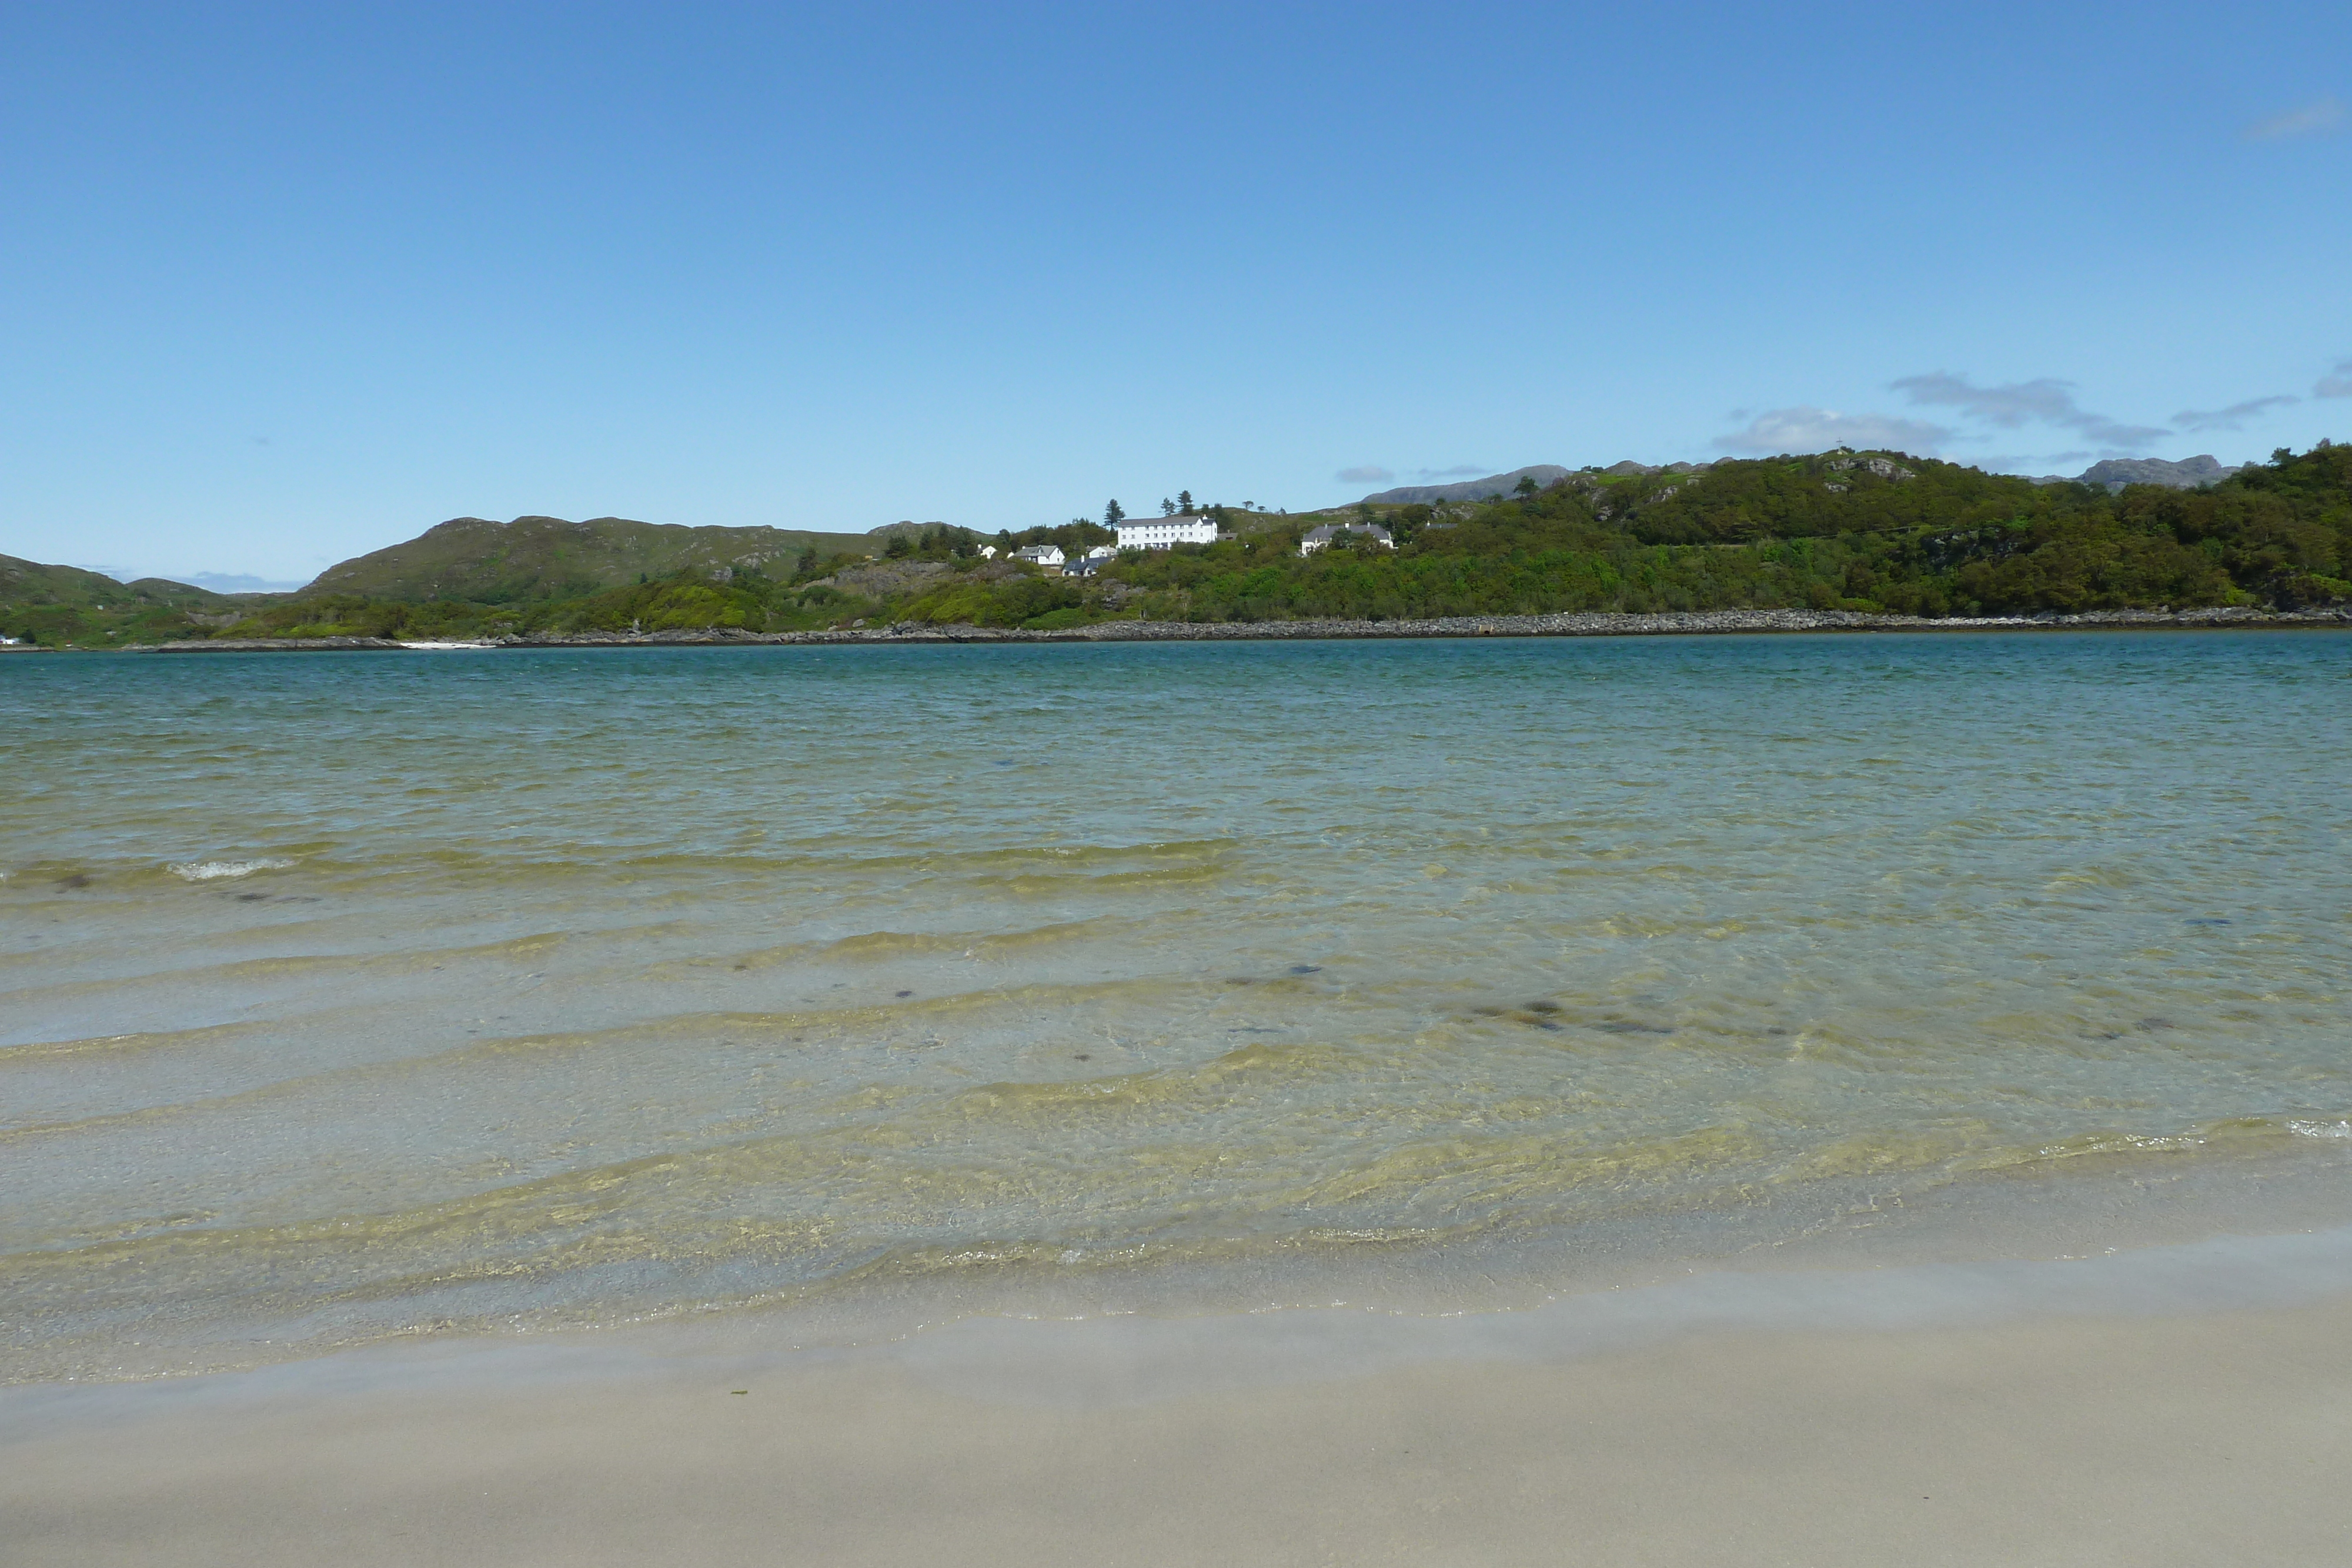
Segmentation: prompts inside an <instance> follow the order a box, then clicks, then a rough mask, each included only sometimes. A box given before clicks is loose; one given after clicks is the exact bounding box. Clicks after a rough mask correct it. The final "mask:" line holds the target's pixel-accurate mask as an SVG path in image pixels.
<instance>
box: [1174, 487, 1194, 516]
mask: <svg viewBox="0 0 2352 1568" xmlns="http://www.w3.org/2000/svg"><path fill="white" fill-rule="evenodd" d="M1176 509H1177V510H1178V511H1180V512H1181V513H1183V514H1184V515H1185V516H1186V517H1191V516H1192V491H1190V490H1179V491H1177V492H1176Z"/></svg>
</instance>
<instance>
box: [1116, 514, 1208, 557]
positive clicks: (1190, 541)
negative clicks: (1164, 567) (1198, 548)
mask: <svg viewBox="0 0 2352 1568" xmlns="http://www.w3.org/2000/svg"><path fill="white" fill-rule="evenodd" d="M1216 542H1217V520H1216V519H1215V518H1214V517H1199V516H1196V515H1195V514H1193V513H1191V512H1184V513H1180V514H1178V515H1177V516H1175V517H1121V518H1120V519H1119V520H1118V548H1119V549H1168V548H1169V547H1170V546H1171V545H1213V544H1215V543H1216Z"/></svg>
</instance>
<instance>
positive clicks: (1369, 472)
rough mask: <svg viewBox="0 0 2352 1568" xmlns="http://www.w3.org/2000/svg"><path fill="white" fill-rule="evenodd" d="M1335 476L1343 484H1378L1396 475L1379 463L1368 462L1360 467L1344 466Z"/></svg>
mask: <svg viewBox="0 0 2352 1568" xmlns="http://www.w3.org/2000/svg"><path fill="white" fill-rule="evenodd" d="M1333 477H1334V478H1336V479H1338V480H1339V483H1340V484H1342V485H1378V484H1380V483H1381V482H1382V481H1384V480H1389V479H1393V478H1395V477H1396V476H1395V475H1393V474H1391V473H1390V472H1389V471H1388V470H1387V469H1385V468H1383V467H1381V465H1378V464H1377V463H1366V464H1364V465H1361V466H1360V467H1355V468H1342V469H1340V470H1339V473H1338V474H1336V475H1334V476H1333Z"/></svg>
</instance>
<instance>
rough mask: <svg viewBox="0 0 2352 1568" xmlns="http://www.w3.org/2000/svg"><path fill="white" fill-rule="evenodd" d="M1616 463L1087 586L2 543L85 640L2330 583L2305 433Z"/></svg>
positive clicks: (826, 561)
mask: <svg viewBox="0 0 2352 1568" xmlns="http://www.w3.org/2000/svg"><path fill="white" fill-rule="evenodd" d="M1548 472H1549V473H1559V472H1561V471H1559V470H1550V471H1548ZM1210 510H1211V511H1213V513H1214V515H1215V516H1216V517H1217V519H1218V522H1219V524H1220V526H1221V528H1222V529H1223V531H1226V532H1228V533H1230V534H1232V535H1233V536H1234V537H1233V538H1230V539H1226V540H1222V541H1220V542H1219V543H1216V544H1213V545H1186V546H1179V547H1178V548H1177V549H1173V550H1160V551H1153V552H1150V553H1148V554H1147V553H1141V552H1130V553H1129V554H1128V555H1127V556H1125V557H1122V558H1120V559H1117V560H1115V561H1113V562H1111V563H1109V564H1108V566H1107V567H1106V568H1105V569H1104V570H1102V571H1100V572H1099V573H1097V574H1096V575H1095V576H1092V577H1088V578H1083V579H1080V578H1070V577H1048V576H1044V575H1041V574H1040V573H1038V572H1037V571H1036V570H1034V569H1032V568H1029V567H1026V566H1024V565H1019V564H1016V563H1013V562H1010V561H1008V560H1006V559H1002V557H1001V556H1000V558H999V559H993V560H989V559H982V555H981V553H980V552H981V546H982V540H981V538H980V537H979V536H978V535H975V534H972V533H970V532H968V531H966V530H962V529H955V528H945V527H942V526H940V525H929V526H925V527H920V528H918V527H916V526H914V525H899V526H898V527H895V528H886V529H877V530H876V532H875V533H874V534H872V535H844V534H832V535H827V534H793V533H786V532H784V531H782V530H776V529H762V528H661V527H656V526H655V525H652V524H646V523H628V522H624V521H621V520H619V519H609V518H607V519H598V520H596V521H594V522H591V523H584V524H580V523H565V522H562V521H560V520H559V519H555V518H538V517H524V518H518V519H517V520H516V521H514V522H512V523H489V522H484V521H481V520H480V519H476V518H459V519H457V520H456V521H453V522H449V523H445V524H442V525H441V526H440V527H439V528H434V529H432V530H430V531H428V532H427V533H426V534H425V535H424V536H423V537H421V538H417V539H414V540H411V541H409V542H408V543H406V544H404V545H398V546H394V547H393V548H392V549H385V550H379V551H376V552H374V553H373V554H372V555H368V556H362V557H360V558H359V559H356V560H353V561H348V562H345V563H344V564H343V565H341V566H339V567H336V568H333V569H331V570H329V571H327V572H325V573H322V574H321V575H320V578H319V580H317V581H316V582H313V583H312V584H310V586H309V587H308V588H306V589H304V590H302V591H300V592H299V593H295V594H290V595H282V596H267V597H265V596H257V595H256V596H239V597H238V598H237V599H234V600H231V599H223V598H222V597H221V596H218V595H213V594H206V593H204V592H203V591H200V590H196V589H191V588H184V587H181V586H179V585H176V584H158V583H152V582H150V583H145V584H138V585H132V586H131V588H125V587H123V585H120V584H115V583H112V582H111V581H110V580H109V579H105V578H101V577H98V576H96V575H95V574H93V573H88V572H71V570H70V569H66V568H37V567H29V566H26V563H6V564H7V565H9V566H12V567H15V568H18V569H20V570H19V572H18V576H19V578H20V579H23V580H25V581H30V579H29V578H27V577H26V573H33V574H38V573H50V574H60V573H63V574H68V575H69V576H70V577H71V578H72V579H74V580H77V583H78V586H73V587H72V592H73V593H75V594H78V595H79V601H78V602H89V603H97V602H104V603H106V604H108V605H109V606H110V608H109V610H108V611H107V612H104V613H105V614H107V615H116V614H117V613H118V612H120V613H121V616H122V617H124V618H122V619H121V620H119V621H118V622H113V623H110V624H108V625H105V626H102V627H98V628H97V630H98V631H99V632H105V633H110V635H105V636H104V637H103V639H102V640H96V639H93V640H92V641H84V643H83V645H106V646H120V645H121V644H122V643H125V642H130V641H159V640H162V639H163V638H165V637H170V636H182V637H184V636H209V635H219V636H234V637H268V636H321V635H336V634H365V635H377V636H404V637H431V636H486V635H501V634H507V633H521V634H548V633H564V632H596V631H606V632H625V631H630V630H635V631H641V632H659V631H681V630H684V631H690V630H697V629H701V628H742V629H744V630H748V631H792V630H802V629H813V628H818V627H827V626H846V625H855V624H858V623H860V622H864V623H866V624H883V623H890V622H919V623H930V624H938V625H949V624H958V623H966V624H975V625H982V626H1025V627H1034V628H1044V629H1053V628H1060V627H1069V626H1080V625H1085V624H1087V623H1089V622H1096V621H1101V620H1105V619H1109V618H1114V617H1117V618H1131V617H1139V616H1140V617H1148V618H1150V619H1152V620H1160V621H1196V622H1230V621H1244V622H1247V621H1273V620H1289V619H1306V618H1324V617H1329V618H1340V619H1361V620H1393V619H1407V618H1420V617H1428V616H1440V615H1477V614H1508V613H1541V612H1553V611H1632V612H1654V611H1670V610H1671V611H1691V610H1728V609H1751V608H1752V609H1784V608H1786V609H1823V610H1827V609H1843V610H1853V611H1861V612H1898V613H1905V614H1916V615H1925V616H1931V617H1941V616H1947V615H1978V614H2033V613H2036V612H2044V611H2051V612H2062V613H2063V612H2079V611H2087V610H2107V609H2174V610H2185V609H2192V608H2201V607H2206V606H2215V605H2253V606H2263V607H2269V608H2274V609H2294V608H2302V607H2307V606H2315V605H2328V604H2339V603H2344V602H2347V601H2352V447H2345V446H2336V445H2333V444H2328V443H2325V442H2323V443H2321V444H2319V445H2318V446H2316V447H2315V448H2313V449H2312V450H2311V451H2309V452H2306V453H2303V454H2300V455H2297V454H2294V453H2291V452H2287V451H2284V450H2282V451H2280V452H2278V453H2275V454H2273V457H2272V460H2271V461H2270V462H2269V463H2266V464H2252V465H2247V466H2246V467H2245V468H2243V469H2242V470H2239V471H2238V472H2236V473H2234V474H2231V475H2230V476H2228V477H2226V478H2223V479H2222V480H2221V481H2220V482H2219V483H2215V484H2211V485H2209V486H2204V487H2202V488H2197V489H2181V488H2172V487H2167V486H2158V485H2137V484H2135V485H2126V486H2123V487H2121V488H2120V489H2116V490H2110V489H2109V488H2108V487H2107V486H2105V485H2103V484H2093V483H2082V482H2058V483H2051V482H2037V481H2033V480H2029V479H2021V478H2016V477H2012V476H2004V475H1994V474H1986V473H1983V472H1981V471H1979V470H1978V469H1975V468H1969V467H1963V466H1961V465H1957V464H1950V463H1941V462H1937V461H1933V460H1930V459H1924V458H1916V457H1910V456H1906V455H1903V454H1900V453H1892V452H1847V451H1838V452H1831V453H1823V454H1820V455H1812V456H1783V457H1774V458H1763V459H1755V460H1748V459H1739V460H1727V461H1725V462H1721V463H1717V464H1713V465H1708V466H1706V467H1697V468H1695V467H1691V466H1689V465H1677V467H1676V468H1675V470H1645V471H1633V465H1619V466H1618V467H1616V468H1614V469H1609V470H1602V469H1598V468H1586V469H1581V470H1578V471H1576V472H1574V473H1567V474H1565V475H1564V476H1562V477H1559V478H1556V479H1552V480H1551V482H1550V483H1549V484H1542V483H1539V481H1538V477H1537V476H1534V475H1529V476H1527V477H1526V478H1524V479H1523V480H1522V482H1521V484H1520V486H1519V491H1518V493H1517V494H1515V495H1511V496H1507V497H1499V498H1493V499H1485V500H1475V501H1436V502H1406V503H1400V502H1380V501H1365V502H1360V503H1358V504H1357V505H1355V506H1353V507H1345V508H1339V509H1337V510H1334V511H1331V512H1326V513H1319V514H1314V515H1308V516H1299V517H1287V516H1281V515H1276V514H1269V513H1265V512H1260V511H1256V510H1254V509H1247V508H1233V507H1213V508H1210ZM1370 522H1376V523H1378V524H1380V525H1381V527H1382V528H1386V529H1387V530H1388V531H1389V532H1390V534H1391V537H1392V538H1394V540H1395V542H1396V546H1397V548H1395V549H1387V548H1385V547H1383V546H1381V545H1380V544H1379V543H1377V542H1376V541H1375V540H1374V539H1373V538H1372V537H1371V536H1370V533H1369V532H1368V531H1365V530H1362V529H1360V528H1359V529H1352V530H1350V531H1348V532H1343V533H1342V534H1340V535H1339V538H1337V539H1336V540H1335V541H1334V542H1333V544H1332V545H1331V547H1330V548H1328V549H1324V550H1321V551H1319V552H1318V553H1316V554H1314V555H1311V556H1307V557H1301V556H1300V555H1299V553H1298V545H1299V541H1300V539H1301V538H1302V537H1303V536H1304V535H1305V534H1306V532H1307V530H1309V529H1311V528H1315V527H1316V526H1318V524H1326V523H1347V524H1359V523H1370ZM1110 537H1111V536H1110V535H1109V533H1108V531H1107V530H1105V529H1102V528H1097V527H1095V526H1093V525H1091V524H1087V523H1071V524H1066V525H1063V526H1061V527H1059V528H1033V529H1029V530H1027V531H1025V532H1023V533H1019V534H1000V535H998V536H995V542H996V543H998V544H999V545H1000V546H1006V545H1014V544H1029V543H1039V542H1045V541H1046V540H1051V541H1052V542H1054V543H1056V544H1059V545H1060V546H1061V547H1062V548H1063V549H1065V550H1066V551H1069V552H1071V553H1072V554H1073V555H1075V554H1076V553H1078V552H1080V551H1082V550H1084V549H1086V548H1087V547H1088V546H1089V545H1092V544H1095V543H1097V542H1101V541H1103V540H1107V539H1108V538H1110ZM43 581H44V582H47V581H48V580H47V579H44V580H43ZM60 581H62V580H60ZM22 586H23V584H22V583H21V582H20V583H18V584H17V585H16V586H11V580H9V579H8V578H7V577H6V575H5V571H0V631H5V632H17V631H18V630H19V629H20V628H26V627H35V628H37V627H39V626H52V627H58V628H62V627H64V626H66V625H67V624H68V621H69V619H70V617H71V615H72V614H74V613H78V612H73V611H71V610H70V609H69V608H68V607H67V606H66V605H65V603H64V599H63V595H64V593H65V588H64V587H60V586H50V587H46V588H42V589H41V590H40V591H42V592H47V593H49V594H50V595H51V601H47V602H45V604H44V605H43V606H40V607H35V606H34V605H33V602H32V601H31V600H30V599H28V598H26V595H25V593H24V592H23V591H20V590H21V589H22ZM141 591H145V594H146V597H143V598H142V597H140V593H141ZM100 595H105V596H111V597H104V598H98V597H93V596H100ZM123 602H127V603H128V604H129V606H130V608H129V609H127V610H125V609H122V607H121V606H122V603H123ZM90 613H93V614H95V613H97V612H90ZM44 615H46V616H47V617H49V620H48V621H47V622H40V621H38V619H37V618H38V617H39V616H44ZM84 624H93V625H94V624H95V623H94V622H84ZM42 635H43V640H44V641H56V640H60V638H59V637H56V636H52V635H51V634H50V633H49V632H43V633H42ZM83 635H84V634H77V635H76V637H75V639H74V640H77V641H81V640H82V639H83Z"/></svg>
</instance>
